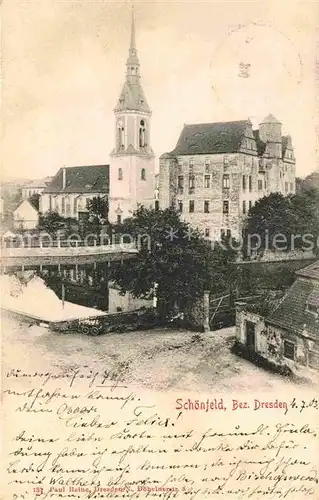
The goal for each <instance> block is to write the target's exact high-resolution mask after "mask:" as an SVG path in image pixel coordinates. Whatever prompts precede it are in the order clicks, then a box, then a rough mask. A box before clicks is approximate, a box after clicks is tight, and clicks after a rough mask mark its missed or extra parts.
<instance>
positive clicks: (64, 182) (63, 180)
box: [40, 165, 109, 219]
mask: <svg viewBox="0 0 319 500" xmlns="http://www.w3.org/2000/svg"><path fill="white" fill-rule="evenodd" d="M108 194H109V165H88V166H79V167H64V168H60V170H59V171H58V173H57V174H56V175H55V177H53V179H52V181H51V182H50V184H49V185H48V186H47V187H46V188H45V189H44V190H43V192H42V194H41V198H40V212H41V213H43V214H45V213H47V212H48V211H55V212H58V214H59V215H61V216H62V217H72V218H75V219H78V218H79V215H80V214H81V213H83V212H87V204H88V201H89V200H91V199H92V198H95V197H100V198H104V197H108Z"/></svg>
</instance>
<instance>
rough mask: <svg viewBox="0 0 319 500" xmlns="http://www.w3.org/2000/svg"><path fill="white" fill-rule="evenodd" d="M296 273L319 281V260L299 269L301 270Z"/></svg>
mask: <svg viewBox="0 0 319 500" xmlns="http://www.w3.org/2000/svg"><path fill="white" fill-rule="evenodd" d="M295 274H297V275H298V276H303V277H304V278H311V279H314V280H317V281H319V260H317V261H316V262H314V263H313V264H310V265H309V266H307V267H304V268H303V269H299V271H296V273H295Z"/></svg>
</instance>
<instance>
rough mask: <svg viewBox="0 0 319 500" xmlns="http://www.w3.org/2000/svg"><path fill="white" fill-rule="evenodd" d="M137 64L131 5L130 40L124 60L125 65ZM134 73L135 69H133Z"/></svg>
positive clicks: (133, 18)
mask: <svg viewBox="0 0 319 500" xmlns="http://www.w3.org/2000/svg"><path fill="white" fill-rule="evenodd" d="M132 65H133V66H139V65H140V63H139V60H138V57H137V52H136V43H135V17H134V5H133V6H132V20H131V41H130V49H129V53H128V59H127V62H126V66H132ZM135 74H137V73H136V70H135Z"/></svg>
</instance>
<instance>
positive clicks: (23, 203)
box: [13, 200, 39, 213]
mask: <svg viewBox="0 0 319 500" xmlns="http://www.w3.org/2000/svg"><path fill="white" fill-rule="evenodd" d="M23 205H30V207H31V208H32V209H33V210H34V211H35V212H37V213H38V212H39V209H38V208H37V207H36V206H35V205H34V203H32V201H31V200H22V201H21V202H20V203H19V205H18V206H17V207H16V208H15V209H14V210H13V212H17V211H18V210H21V207H22V206H23Z"/></svg>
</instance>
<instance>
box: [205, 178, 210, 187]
mask: <svg viewBox="0 0 319 500" xmlns="http://www.w3.org/2000/svg"><path fill="white" fill-rule="evenodd" d="M204 186H205V188H210V175H205V179H204Z"/></svg>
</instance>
